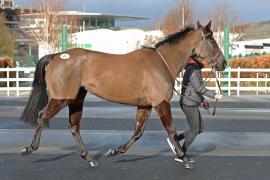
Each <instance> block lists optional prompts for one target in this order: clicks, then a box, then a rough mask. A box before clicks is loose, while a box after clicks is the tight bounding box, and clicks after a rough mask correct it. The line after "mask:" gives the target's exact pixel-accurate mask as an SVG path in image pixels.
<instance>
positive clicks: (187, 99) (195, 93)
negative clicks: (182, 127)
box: [167, 55, 223, 162]
mask: <svg viewBox="0 0 270 180" xmlns="http://www.w3.org/2000/svg"><path fill="white" fill-rule="evenodd" d="M203 67H204V65H203V60H202V63H201V62H200V61H199V60H198V57H197V56H196V55H192V56H191V57H190V59H189V61H188V63H187V65H186V67H185V74H184V77H183V82H182V90H181V98H180V101H179V103H180V107H181V109H182V110H183V112H184V114H185V116H186V119H187V121H188V124H189V127H190V129H189V130H188V131H185V132H184V133H182V134H179V135H176V136H175V140H177V141H181V140H183V139H184V143H183V145H182V150H183V151H184V152H186V151H187V149H188V148H189V146H190V145H191V144H192V142H193V141H194V140H195V138H196V136H197V135H198V134H200V133H202V132H203V130H204V125H203V121H202V118H201V114H200V110H199V108H198V107H199V106H200V105H202V106H203V107H204V108H205V109H208V108H209V103H208V102H207V101H206V99H204V97H203V96H207V97H210V98H212V99H222V97H223V96H222V94H216V93H215V92H214V91H211V90H209V89H207V88H205V87H204V85H203V78H202V73H201V69H202V68H203ZM167 141H168V143H169V145H170V147H171V149H172V151H173V152H174V154H176V151H175V148H174V146H173V144H172V143H171V142H170V140H169V138H167ZM175 160H176V161H180V162H181V161H182V160H181V159H175ZM193 162H194V161H193Z"/></svg>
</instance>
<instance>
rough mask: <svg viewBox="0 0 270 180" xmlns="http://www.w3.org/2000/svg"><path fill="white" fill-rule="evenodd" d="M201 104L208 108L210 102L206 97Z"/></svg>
mask: <svg viewBox="0 0 270 180" xmlns="http://www.w3.org/2000/svg"><path fill="white" fill-rule="evenodd" d="M201 105H202V107H203V108H204V109H208V108H209V103H208V102H207V101H206V100H205V99H204V100H203V101H202V102H201Z"/></svg>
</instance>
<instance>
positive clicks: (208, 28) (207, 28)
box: [205, 21, 212, 30]
mask: <svg viewBox="0 0 270 180" xmlns="http://www.w3.org/2000/svg"><path fill="white" fill-rule="evenodd" d="M211 23H212V22H211V21H209V23H208V24H207V25H206V26H205V29H206V30H210V29H211Z"/></svg>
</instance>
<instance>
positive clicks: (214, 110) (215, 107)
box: [212, 73, 222, 116]
mask: <svg viewBox="0 0 270 180" xmlns="http://www.w3.org/2000/svg"><path fill="white" fill-rule="evenodd" d="M215 78H216V83H217V85H218V90H219V93H220V94H221V95H222V90H221V87H220V83H219V81H218V78H217V74H216V73H215ZM217 103H218V99H216V101H215V103H214V109H213V113H212V116H215V115H216V109H217Z"/></svg>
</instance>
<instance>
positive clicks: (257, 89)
mask: <svg viewBox="0 0 270 180" xmlns="http://www.w3.org/2000/svg"><path fill="white" fill-rule="evenodd" d="M256 94H257V95H258V94H259V73H257V77H256Z"/></svg>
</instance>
